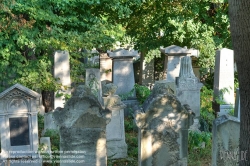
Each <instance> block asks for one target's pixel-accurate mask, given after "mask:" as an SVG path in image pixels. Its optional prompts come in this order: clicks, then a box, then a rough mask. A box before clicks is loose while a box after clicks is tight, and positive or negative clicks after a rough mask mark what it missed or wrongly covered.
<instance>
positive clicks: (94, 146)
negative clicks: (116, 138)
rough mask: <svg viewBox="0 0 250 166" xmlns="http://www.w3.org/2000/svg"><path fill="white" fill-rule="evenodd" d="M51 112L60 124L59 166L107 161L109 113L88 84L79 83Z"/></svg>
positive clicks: (101, 165) (98, 165) (101, 164)
mask: <svg viewBox="0 0 250 166" xmlns="http://www.w3.org/2000/svg"><path fill="white" fill-rule="evenodd" d="M53 116H54V119H55V122H56V124H57V125H58V126H59V133H60V151H61V152H63V153H61V154H60V156H61V158H60V162H61V163H60V165H61V166H70V165H72V166H82V165H87V166H106V165H107V155H106V125H107V124H108V123H109V122H110V117H111V113H110V111H108V110H104V109H103V108H102V106H101V104H100V103H99V101H98V99H97V98H96V96H95V95H93V94H92V93H91V89H90V88H89V87H86V86H84V85H80V86H78V87H77V88H76V90H75V92H74V93H73V96H72V97H71V98H70V99H69V100H68V101H67V102H66V104H65V107H64V108H61V109H60V108H58V109H56V110H55V112H54V113H53ZM65 160H67V161H71V162H68V163H65Z"/></svg>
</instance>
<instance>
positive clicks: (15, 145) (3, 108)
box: [0, 84, 42, 166]
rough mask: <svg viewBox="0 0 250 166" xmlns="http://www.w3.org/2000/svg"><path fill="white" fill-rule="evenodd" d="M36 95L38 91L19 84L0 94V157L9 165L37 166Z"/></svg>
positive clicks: (37, 97)
mask: <svg viewBox="0 0 250 166" xmlns="http://www.w3.org/2000/svg"><path fill="white" fill-rule="evenodd" d="M40 98H41V96H40V94H38V93H36V92H34V91H32V90H30V89H28V88H26V87H24V86H22V85H20V84H15V85H13V86H11V87H10V88H8V89H6V90H5V91H3V92H2V93H0V124H1V128H0V133H1V155H0V156H1V159H2V160H5V161H6V160H8V162H9V163H10V165H11V166H14V165H18V166H22V165H32V166H36V165H41V159H40V158H39V155H38V144H39V143H38V120H37V114H38V111H39V108H40V107H41V105H42V104H41V99H40Z"/></svg>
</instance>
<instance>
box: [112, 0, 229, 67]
mask: <svg viewBox="0 0 250 166" xmlns="http://www.w3.org/2000/svg"><path fill="white" fill-rule="evenodd" d="M131 9H132V10H133V13H132V14H131V15H130V17H129V18H124V19H116V21H117V22H118V23H122V24H123V25H124V26H125V27H126V32H127V33H126V34H127V35H129V36H130V37H131V38H132V39H133V41H134V43H135V48H136V49H139V50H140V51H142V50H148V52H150V50H155V49H159V47H160V46H164V47H166V46H170V45H173V44H175V45H180V46H187V47H189V48H190V47H193V48H196V49H199V50H200V56H199V61H198V65H199V66H200V67H202V68H208V67H213V66H214V55H215V53H214V51H215V50H216V49H219V48H222V47H227V48H231V39H230V31H229V19H228V3H227V2H223V3H217V1H216V3H215V1H214V0H198V1H190V0H179V1H172V0H166V1H162V0H146V1H143V3H142V5H141V6H140V7H138V6H132V7H131ZM154 55H155V54H151V53H149V54H147V56H146V57H147V58H146V59H149V60H150V59H153V58H154Z"/></svg>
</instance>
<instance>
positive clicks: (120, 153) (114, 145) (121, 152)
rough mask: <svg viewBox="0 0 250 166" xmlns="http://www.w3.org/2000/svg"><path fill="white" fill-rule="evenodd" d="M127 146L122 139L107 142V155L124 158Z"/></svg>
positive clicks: (112, 157)
mask: <svg viewBox="0 0 250 166" xmlns="http://www.w3.org/2000/svg"><path fill="white" fill-rule="evenodd" d="M127 151H128V146H127V144H126V143H125V142H122V141H108V142H107V156H108V158H111V159H118V158H126V157H127Z"/></svg>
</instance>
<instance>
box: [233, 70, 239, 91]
mask: <svg viewBox="0 0 250 166" xmlns="http://www.w3.org/2000/svg"><path fill="white" fill-rule="evenodd" d="M237 88H239V80H238V72H234V92H235V93H236V89H237Z"/></svg>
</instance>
